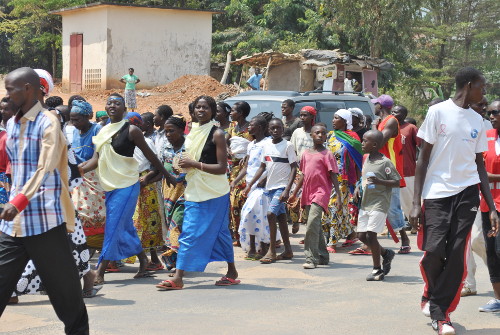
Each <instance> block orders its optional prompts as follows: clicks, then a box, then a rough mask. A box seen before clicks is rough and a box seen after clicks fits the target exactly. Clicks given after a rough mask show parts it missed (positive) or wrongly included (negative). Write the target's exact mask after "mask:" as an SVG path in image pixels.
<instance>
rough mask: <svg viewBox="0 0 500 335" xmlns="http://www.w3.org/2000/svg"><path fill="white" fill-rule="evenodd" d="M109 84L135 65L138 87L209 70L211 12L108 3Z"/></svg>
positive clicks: (201, 73) (117, 85) (116, 83)
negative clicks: (121, 5) (111, 4)
mask: <svg viewBox="0 0 500 335" xmlns="http://www.w3.org/2000/svg"><path fill="white" fill-rule="evenodd" d="M108 29H109V33H108V63H107V66H108V72H107V74H108V88H117V87H120V88H121V87H123V84H120V83H119V82H118V80H119V79H120V78H121V77H122V76H123V75H125V74H126V73H128V68H129V67H133V68H134V69H135V75H137V76H138V77H139V78H140V79H141V83H140V84H139V85H138V89H140V88H147V87H153V86H158V85H161V84H166V83H168V82H171V81H173V80H174V79H176V78H178V77H180V76H183V75H186V74H197V75H208V74H210V52H211V48H212V14H211V13H207V12H196V11H185V10H167V9H150V8H130V7H110V9H109V11H108Z"/></svg>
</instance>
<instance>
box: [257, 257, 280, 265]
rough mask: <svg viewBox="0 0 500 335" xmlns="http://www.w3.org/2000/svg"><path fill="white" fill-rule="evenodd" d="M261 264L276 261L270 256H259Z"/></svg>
mask: <svg viewBox="0 0 500 335" xmlns="http://www.w3.org/2000/svg"><path fill="white" fill-rule="evenodd" d="M260 263H261V264H271V263H276V259H272V258H261V259H260Z"/></svg>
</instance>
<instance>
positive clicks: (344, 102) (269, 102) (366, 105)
mask: <svg viewBox="0 0 500 335" xmlns="http://www.w3.org/2000/svg"><path fill="white" fill-rule="evenodd" d="M286 99H291V100H293V101H295V109H294V110H293V114H294V115H296V116H298V115H299V112H300V110H301V108H302V107H304V106H313V107H314V108H316V110H317V111H318V114H317V116H316V122H323V123H325V124H326V125H327V127H328V130H333V125H332V120H333V115H334V114H335V112H336V111H337V110H339V109H342V108H345V109H347V108H354V107H357V108H359V109H361V110H362V111H363V114H364V115H369V116H371V118H372V120H373V119H374V118H375V117H374V112H375V106H374V105H373V104H372V103H371V102H370V98H369V97H367V96H365V95H363V93H359V94H351V93H344V92H337V91H333V92H331V91H329V92H325V91H312V92H304V93H300V92H295V91H246V92H243V93H240V94H238V95H235V96H233V97H230V98H227V99H226V100H224V102H225V103H227V104H228V105H229V106H231V107H232V106H233V105H234V104H235V103H236V102H238V101H246V102H247V103H248V104H249V105H250V107H251V110H250V115H249V116H248V118H247V120H250V119H251V118H252V117H254V116H256V115H257V114H259V113H262V112H269V113H273V114H274V116H275V117H278V118H281V103H282V102H283V101H284V100H286Z"/></svg>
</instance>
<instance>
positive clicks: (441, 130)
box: [439, 123, 446, 135]
mask: <svg viewBox="0 0 500 335" xmlns="http://www.w3.org/2000/svg"><path fill="white" fill-rule="evenodd" d="M439 135H446V125H445V124H444V123H441V124H440V125H439Z"/></svg>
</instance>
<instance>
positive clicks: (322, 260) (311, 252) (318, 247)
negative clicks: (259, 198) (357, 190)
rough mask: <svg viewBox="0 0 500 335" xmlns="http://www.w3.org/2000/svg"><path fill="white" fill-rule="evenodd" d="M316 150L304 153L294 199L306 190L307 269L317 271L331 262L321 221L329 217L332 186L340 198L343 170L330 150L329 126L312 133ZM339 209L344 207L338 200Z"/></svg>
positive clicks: (303, 194)
mask: <svg viewBox="0 0 500 335" xmlns="http://www.w3.org/2000/svg"><path fill="white" fill-rule="evenodd" d="M311 137H312V140H313V145H314V146H313V147H312V148H310V149H306V150H304V152H303V153H302V157H301V160H300V171H302V175H301V176H300V179H299V182H298V184H297V187H296V188H295V190H294V191H293V194H292V197H291V198H292V199H293V198H295V197H296V196H297V192H298V190H299V189H300V188H301V187H302V185H303V186H304V187H303V190H302V197H301V200H300V206H301V207H303V208H304V213H305V216H306V217H307V230H306V236H305V239H304V254H305V256H306V262H305V263H304V264H303V265H302V266H303V267H304V269H314V268H316V267H317V266H318V265H327V264H328V262H329V256H328V251H327V249H326V241H325V237H324V236H323V234H322V232H321V217H322V216H323V212H324V213H328V204H329V202H330V195H331V194H332V185H333V189H334V190H335V193H336V194H340V191H339V183H338V180H337V173H338V172H339V168H338V166H337V162H336V160H335V157H334V156H333V154H332V152H331V151H330V150H326V148H325V146H324V143H325V142H326V125H325V124H323V123H318V124H316V125H314V126H313V127H312V129H311ZM335 205H336V206H337V208H340V207H341V206H342V203H341V201H340V198H339V197H337V200H336V203H335Z"/></svg>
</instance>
